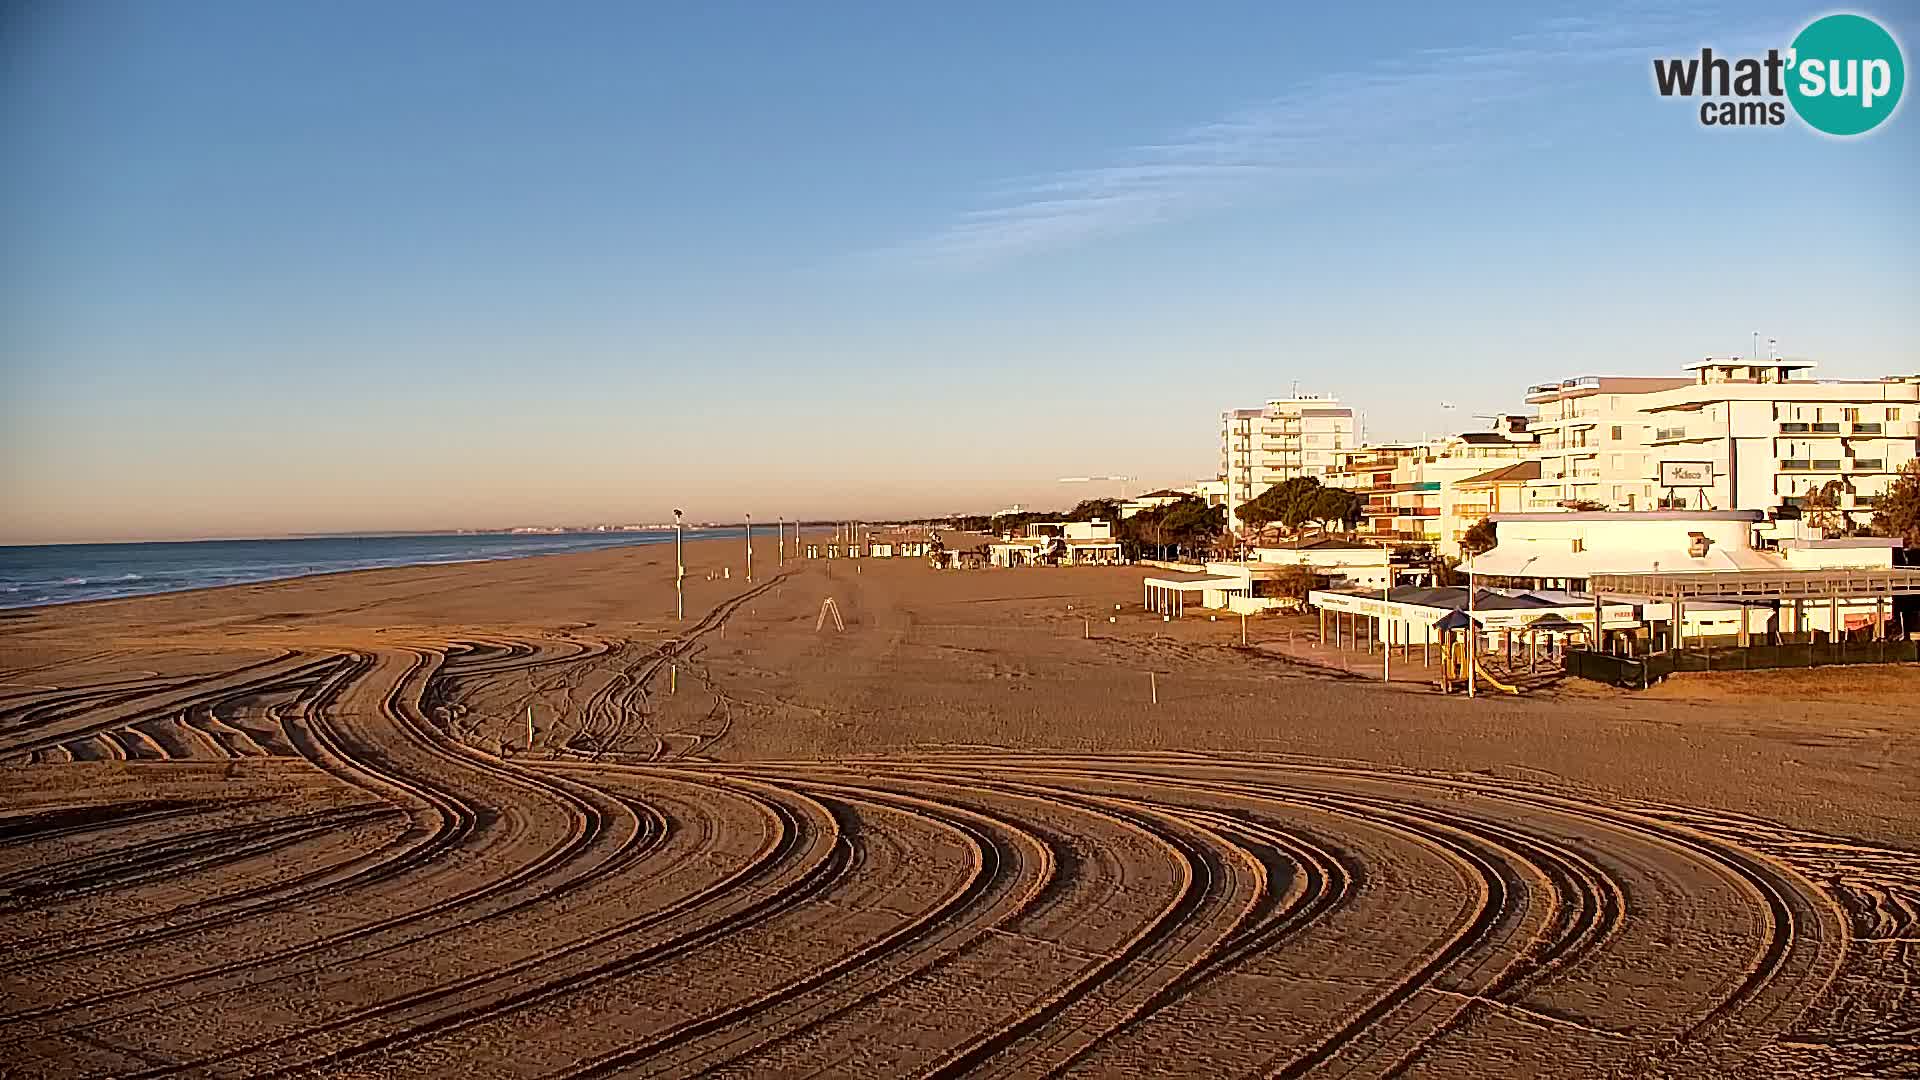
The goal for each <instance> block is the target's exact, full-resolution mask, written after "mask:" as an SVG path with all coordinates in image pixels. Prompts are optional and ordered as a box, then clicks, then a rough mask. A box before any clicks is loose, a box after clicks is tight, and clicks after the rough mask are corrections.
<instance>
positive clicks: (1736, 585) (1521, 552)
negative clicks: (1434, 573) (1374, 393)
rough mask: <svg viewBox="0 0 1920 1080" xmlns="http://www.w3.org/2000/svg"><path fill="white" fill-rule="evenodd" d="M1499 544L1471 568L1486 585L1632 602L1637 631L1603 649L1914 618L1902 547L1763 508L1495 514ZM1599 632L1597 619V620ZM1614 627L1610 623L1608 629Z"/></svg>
mask: <svg viewBox="0 0 1920 1080" xmlns="http://www.w3.org/2000/svg"><path fill="white" fill-rule="evenodd" d="M1490 520H1491V521H1492V522H1493V523H1494V526H1495V530H1496V538H1497V541H1498V543H1497V545H1496V546H1495V547H1494V548H1493V549H1492V550H1489V551H1486V552H1483V553H1481V554H1479V555H1477V556H1475V557H1473V558H1472V559H1470V560H1468V561H1467V562H1465V563H1463V564H1461V569H1462V570H1464V571H1466V572H1467V573H1468V574H1469V575H1470V578H1471V580H1472V581H1473V582H1474V583H1476V584H1479V585H1487V586H1493V587H1496V588H1502V589H1504V590H1508V591H1512V590H1530V591H1532V592H1535V593H1540V592H1541V591H1542V590H1547V591H1551V592H1559V593H1564V594H1566V595H1568V596H1570V597H1584V598H1585V601H1586V602H1587V603H1588V604H1589V605H1590V606H1592V605H1598V604H1601V603H1605V604H1609V605H1611V604H1615V603H1625V604H1631V605H1633V607H1634V608H1635V610H1636V612H1637V615H1638V618H1637V628H1636V629H1635V630H1634V631H1633V632H1632V633H1631V634H1629V635H1627V636H1626V638H1624V639H1622V640H1619V641H1612V642H1610V641H1606V640H1603V641H1602V642H1601V643H1600V648H1601V651H1616V650H1621V651H1633V652H1644V651H1664V650H1666V649H1672V648H1684V647H1686V646H1687V645H1688V644H1689V643H1697V644H1707V643H1715V642H1717V643H1721V644H1736V643H1737V644H1738V645H1741V646H1745V645H1748V644H1750V643H1751V642H1753V641H1755V640H1758V641H1761V642H1766V641H1781V640H1788V639H1793V638H1796V637H1798V636H1802V635H1805V636H1809V637H1810V636H1811V635H1813V634H1816V633H1818V634H1824V635H1825V636H1826V639H1827V640H1829V641H1832V640H1835V639H1837V638H1844V637H1845V636H1847V635H1849V634H1862V635H1864V636H1868V637H1871V638H1874V639H1882V638H1885V637H1886V636H1888V635H1889V634H1898V635H1904V634H1905V632H1906V631H1907V630H1909V629H1912V619H1911V618H1908V617H1904V616H1903V610H1904V609H1903V607H1902V601H1901V600H1900V599H1899V598H1900V597H1905V596H1913V595H1916V594H1920V570H1911V569H1903V568H1899V567H1896V566H1895V565H1894V552H1895V551H1896V550H1897V549H1898V548H1899V547H1900V542H1899V541H1898V540H1891V539H1884V538H1878V537H1846V538H1833V539H1828V538H1826V537H1824V536H1823V535H1822V533H1821V532H1820V530H1818V529H1814V528H1811V527H1809V526H1808V525H1807V524H1806V523H1805V522H1803V521H1800V520H1798V519H1793V518H1785V519H1778V520H1769V519H1768V518H1767V516H1766V515H1765V514H1763V513H1762V512H1760V511H1757V510H1654V511H1594V512H1571V513H1521V514H1495V515H1493V516H1492V517H1491V518H1490ZM1587 621H1588V623H1589V625H1591V623H1592V617H1591V615H1589V617H1588V620H1587ZM1612 629H1613V627H1612V625H1611V623H1609V625H1608V630H1609V631H1611V630H1612Z"/></svg>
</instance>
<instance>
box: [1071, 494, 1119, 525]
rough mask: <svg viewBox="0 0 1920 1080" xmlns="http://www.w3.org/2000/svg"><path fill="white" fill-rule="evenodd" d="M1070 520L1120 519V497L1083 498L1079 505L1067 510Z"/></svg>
mask: <svg viewBox="0 0 1920 1080" xmlns="http://www.w3.org/2000/svg"><path fill="white" fill-rule="evenodd" d="M1066 520H1068V521H1094V520H1100V521H1118V520H1120V501H1119V500H1118V499H1082V500H1080V503H1079V505H1077V506H1075V507H1074V508H1073V509H1071V510H1069V511H1067V515H1066Z"/></svg>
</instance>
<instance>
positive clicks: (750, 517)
mask: <svg viewBox="0 0 1920 1080" xmlns="http://www.w3.org/2000/svg"><path fill="white" fill-rule="evenodd" d="M747 581H748V582H749V583H751V582H752V581H753V515H752V514H748V515H747Z"/></svg>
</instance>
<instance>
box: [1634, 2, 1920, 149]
mask: <svg viewBox="0 0 1920 1080" xmlns="http://www.w3.org/2000/svg"><path fill="white" fill-rule="evenodd" d="M1906 82H1907V65H1906V60H1905V58H1904V57H1903V56H1902V55H1901V52H1900V43H1899V42H1897V41H1895V40H1894V39H1893V35H1892V34H1889V33H1888V32H1887V31H1886V29H1885V28H1884V27H1882V26H1881V25H1880V24H1879V23H1877V22H1874V21H1873V20H1872V19H1869V18H1867V17H1866V16H1864V15H1828V16H1825V17H1824V18H1819V19H1815V20H1814V21H1813V22H1811V23H1808V24H1807V27H1806V29H1804V30H1802V31H1800V33H1799V34H1798V35H1797V36H1796V37H1795V38H1794V39H1793V44H1792V45H1791V46H1789V47H1788V48H1787V49H1786V51H1785V52H1782V51H1781V50H1779V49H1768V50H1767V55H1766V56H1764V57H1745V58H1739V59H1729V58H1727V57H1724V56H1715V55H1714V53H1713V50H1712V49H1701V50H1700V55H1699V56H1683V57H1673V58H1668V59H1658V60H1655V61H1654V62H1653V84H1654V86H1655V88H1657V89H1658V90H1659V91H1660V96H1661V97H1686V98H1702V99H1704V100H1702V101H1701V102H1700V123H1702V124H1703V125H1706V126H1708V127H1761V126H1779V125H1781V124H1784V123H1786V122H1787V107H1788V106H1789V105H1791V106H1792V107H1793V111H1794V114H1795V115H1797V116H1799V117H1800V119H1801V120H1802V121H1803V122H1805V123H1806V124H1807V126H1808V127H1811V128H1813V129H1814V130H1816V131H1821V132H1825V133H1826V134H1828V135H1841V136H1846V135H1863V134H1865V133H1867V132H1869V131H1872V130H1873V129H1874V128H1876V127H1879V126H1880V125H1881V124H1882V123H1884V122H1885V121H1886V119H1887V118H1888V117H1890V116H1892V115H1893V111H1894V109H1895V108H1897V107H1898V106H1899V104H1900V91H1901V90H1902V89H1904V88H1905V86H1906Z"/></svg>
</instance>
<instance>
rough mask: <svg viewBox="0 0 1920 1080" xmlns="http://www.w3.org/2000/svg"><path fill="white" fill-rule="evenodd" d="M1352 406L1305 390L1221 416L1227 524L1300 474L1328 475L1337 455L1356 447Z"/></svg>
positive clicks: (1235, 523)
mask: <svg viewBox="0 0 1920 1080" xmlns="http://www.w3.org/2000/svg"><path fill="white" fill-rule="evenodd" d="M1353 433H1354V420H1353V410H1352V409H1350V408H1348V407H1347V406H1345V405H1342V404H1340V401H1339V399H1337V398H1333V397H1322V396H1318V395H1313V394H1304V395H1300V396H1297V397H1291V398H1277V399H1275V400H1272V401H1269V402H1267V404H1266V405H1265V407H1263V408H1258V409H1231V410H1228V411H1227V412H1225V413H1222V414H1221V417H1220V476H1221V479H1223V480H1224V481H1226V485H1227V499H1226V504H1225V505H1226V507H1227V524H1228V526H1229V527H1236V528H1237V527H1238V525H1239V519H1238V518H1236V517H1235V516H1234V511H1236V510H1238V509H1239V507H1240V504H1241V503H1244V502H1248V501H1250V500H1252V499H1255V498H1258V497H1259V496H1260V495H1261V494H1262V493H1263V492H1265V491H1266V490H1267V489H1268V488H1270V487H1272V486H1273V485H1275V484H1278V483H1281V482H1283V481H1286V480H1291V479H1293V478H1294V477H1296V476H1313V477H1324V476H1325V475H1326V474H1327V472H1328V471H1329V470H1331V469H1332V468H1333V465H1334V460H1335V454H1336V453H1337V452H1338V451H1341V450H1345V449H1347V448H1350V447H1351V446H1353V441H1354V439H1353Z"/></svg>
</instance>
